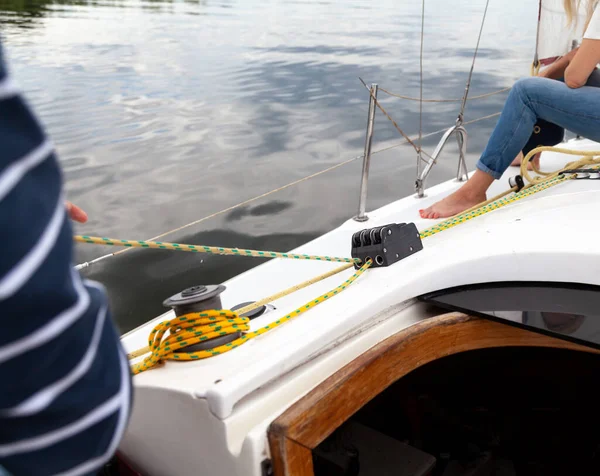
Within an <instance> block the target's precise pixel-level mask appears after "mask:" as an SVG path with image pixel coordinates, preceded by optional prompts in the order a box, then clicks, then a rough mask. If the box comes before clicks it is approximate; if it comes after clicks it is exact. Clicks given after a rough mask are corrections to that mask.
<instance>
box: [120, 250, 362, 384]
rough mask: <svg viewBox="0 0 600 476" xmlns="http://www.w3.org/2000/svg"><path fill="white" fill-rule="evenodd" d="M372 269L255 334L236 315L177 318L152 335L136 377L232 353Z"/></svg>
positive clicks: (359, 272) (222, 313)
mask: <svg viewBox="0 0 600 476" xmlns="http://www.w3.org/2000/svg"><path fill="white" fill-rule="evenodd" d="M369 266H371V261H369V262H367V263H365V264H364V265H363V266H362V267H361V268H360V269H359V270H357V271H356V273H354V274H353V275H352V276H351V277H350V278H348V279H347V280H346V281H345V282H344V283H342V284H341V285H339V286H337V287H336V288H334V289H332V290H331V291H329V292H327V293H325V294H322V295H321V296H319V297H318V298H316V299H314V300H312V301H310V302H308V303H306V304H305V305H304V306H301V307H299V308H298V309H296V310H294V311H292V312H290V313H289V314H287V315H286V316H284V317H282V318H280V319H277V320H276V321H274V322H271V323H270V324H268V325H266V326H264V327H261V328H260V329H257V330H255V331H252V332H249V331H250V326H249V325H248V322H249V320H248V318H245V317H239V314H238V313H237V312H234V311H205V312H200V313H190V314H185V315H183V316H179V317H176V318H174V319H171V320H170V321H164V322H161V323H160V324H158V325H157V326H156V327H155V328H154V329H153V330H152V332H150V335H149V337H148V346H149V348H150V351H151V352H152V353H151V354H150V355H149V356H148V357H146V358H145V359H144V360H143V361H142V362H140V363H138V364H134V365H133V366H132V368H131V371H132V372H133V374H134V375H136V374H139V373H140V372H143V371H145V370H148V369H151V368H153V367H156V366H157V365H159V364H160V363H162V362H164V361H165V360H200V359H206V358H208V357H213V356H215V355H220V354H223V353H225V352H229V351H230V350H233V349H235V348H236V347H239V346H240V345H242V344H243V343H245V342H248V341H249V340H251V339H254V338H255V337H258V336H259V335H262V334H264V333H265V332H267V331H270V330H272V329H275V328H277V327H279V326H280V325H282V324H284V323H286V322H288V321H290V320H292V319H294V318H295V317H298V316H300V315H301V314H304V313H305V312H306V311H308V310H310V309H312V308H314V307H316V306H318V305H319V304H321V303H322V302H325V301H327V300H328V299H330V298H332V297H334V296H336V295H338V294H339V293H341V292H342V291H344V290H345V289H346V288H347V287H348V286H350V285H351V284H352V283H353V282H354V281H356V280H357V279H358V278H359V277H360V276H361V275H362V274H363V273H364V272H365V271H366V270H367V269H368V268H369ZM167 331H170V334H169V336H168V337H167V338H164V337H165V334H166V332H167ZM240 331H241V332H246V333H245V334H242V336H241V337H239V338H238V339H236V340H234V341H233V342H230V343H228V344H225V345H221V346H219V347H215V348H213V349H210V350H200V351H196V352H185V351H183V350H182V349H183V348H184V347H187V346H189V345H193V344H197V343H199V342H203V341H206V340H208V339H212V338H214V337H220V336H225V335H230V334H233V333H236V332H240Z"/></svg>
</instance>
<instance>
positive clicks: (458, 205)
mask: <svg viewBox="0 0 600 476" xmlns="http://www.w3.org/2000/svg"><path fill="white" fill-rule="evenodd" d="M493 181H494V178H493V177H492V176H491V175H488V174H486V173H485V172H482V171H481V170H476V171H475V173H474V174H473V176H472V177H471V178H470V179H469V180H468V181H467V183H465V184H464V185H463V186H462V187H460V188H459V189H458V190H457V191H456V192H454V193H453V194H452V195H449V196H448V197H446V198H444V199H443V200H440V201H439V202H437V203H434V204H433V205H431V206H430V207H429V208H426V209H424V210H419V215H421V218H432V219H435V218H447V217H451V216H454V215H456V214H457V213H460V212H464V211H465V210H467V209H469V208H471V207H474V206H475V205H477V204H478V203H481V202H485V200H486V195H485V192H486V191H487V189H488V188H489V187H490V185H491V184H492V182H493Z"/></svg>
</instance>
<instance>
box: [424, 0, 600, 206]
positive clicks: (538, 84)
mask: <svg viewBox="0 0 600 476" xmlns="http://www.w3.org/2000/svg"><path fill="white" fill-rule="evenodd" d="M588 2H589V3H588V20H587V26H586V29H585V33H584V36H583V38H584V39H583V41H582V43H581V46H580V47H579V48H577V49H575V50H573V51H571V52H570V53H569V54H567V55H565V56H563V57H562V58H560V59H559V60H558V61H556V62H555V63H553V64H552V65H551V66H550V67H549V68H547V69H546V70H545V71H544V72H543V73H542V74H541V75H540V76H541V77H534V78H526V79H521V80H519V81H517V82H516V83H515V85H514V87H513V88H512V90H511V92H510V94H509V96H508V99H507V100H506V104H505V105H504V109H503V111H502V114H501V115H500V118H499V120H498V124H496V127H495V129H494V131H493V132H492V136H491V137H490V140H489V142H488V144H487V146H486V148H485V150H484V151H483V154H482V155H481V158H480V159H479V161H478V162H477V170H476V171H475V173H474V174H473V175H472V177H471V178H470V179H469V180H468V181H467V183H465V184H464V185H463V186H462V187H461V188H460V189H458V190H457V191H456V192H454V193H453V194H452V195H450V196H448V197H446V198H444V199H443V200H440V201H439V202H437V203H435V204H434V205H432V206H431V207H429V208H426V209H424V210H420V211H419V213H420V214H421V217H422V218H445V217H450V216H453V215H456V214H457V213H460V212H462V211H464V210H466V209H468V208H471V207H473V206H475V205H477V204H478V203H481V202H483V201H485V200H486V191H487V189H488V188H489V187H490V185H491V184H492V182H493V181H494V179H499V178H500V177H501V176H502V174H503V173H504V171H505V170H506V169H507V168H508V167H509V166H510V164H511V162H512V161H513V160H514V158H515V157H516V156H517V155H518V154H519V152H520V151H521V150H522V149H523V147H524V146H525V144H526V143H527V141H528V139H529V137H530V136H531V134H532V132H533V129H534V126H535V123H536V121H537V120H538V119H544V120H546V121H549V122H552V123H554V124H557V125H559V126H561V127H564V128H565V129H568V130H570V131H572V132H575V133H577V134H579V135H581V136H584V137H587V138H588V139H592V140H594V141H600V90H598V89H597V88H595V87H590V86H586V83H587V82H588V79H589V78H590V76H591V75H592V72H594V71H595V69H596V66H597V65H598V63H600V7H598V8H596V6H597V4H598V3H599V2H598V0H588ZM579 3H580V0H564V6H565V11H566V12H567V15H568V17H569V22H571V21H572V20H573V12H574V11H576V9H577V7H578V6H579ZM560 78H564V82H562V81H555V79H560Z"/></svg>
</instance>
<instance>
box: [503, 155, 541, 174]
mask: <svg viewBox="0 0 600 476" xmlns="http://www.w3.org/2000/svg"><path fill="white" fill-rule="evenodd" d="M541 155H542V153H541V152H539V153H537V154H535V156H534V157H533V159H531V160H530V161H529V163H528V164H527V170H533V167H532V165H531V163H532V162H533V163H534V164H535V166H536V167H537V168H538V169H539V168H540V156H541ZM521 162H523V152H519V155H517V157H515V160H513V161H512V163H511V164H510V165H511V166H512V167H520V166H521Z"/></svg>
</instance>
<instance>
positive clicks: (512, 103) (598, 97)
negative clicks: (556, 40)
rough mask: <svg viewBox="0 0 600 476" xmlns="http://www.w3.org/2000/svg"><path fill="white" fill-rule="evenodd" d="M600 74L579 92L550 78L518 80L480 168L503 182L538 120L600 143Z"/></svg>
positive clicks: (483, 155)
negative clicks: (506, 171)
mask: <svg viewBox="0 0 600 476" xmlns="http://www.w3.org/2000/svg"><path fill="white" fill-rule="evenodd" d="M599 75H600V73H599V72H597V71H595V72H594V74H592V75H591V76H590V79H589V80H588V82H587V85H586V86H584V87H582V88H579V89H571V88H569V87H568V86H567V85H566V84H565V83H563V82H561V81H556V80H553V79H547V78H526V79H520V80H519V81H517V82H516V83H515V85H514V86H513V88H512V89H511V91H510V94H509V95H508V98H507V100H506V103H505V104H504V109H503V110H502V114H501V115H500V118H499V119H498V123H497V124H496V127H495V128H494V131H493V132H492V136H491V137H490V140H489V142H488V144H487V146H486V148H485V150H484V151H483V154H482V155H481V158H480V159H479V161H478V162H477V168H478V169H479V170H481V171H482V172H485V173H487V174H489V175H491V176H492V177H494V178H495V179H499V178H500V177H501V176H502V174H503V173H504V171H505V170H506V169H507V168H508V167H509V166H510V164H511V162H512V161H513V160H514V158H515V157H516V156H517V154H518V153H519V152H520V151H521V150H522V149H523V147H524V146H525V144H527V141H528V140H529V137H530V136H531V134H532V132H533V127H534V125H535V123H536V121H537V120H538V119H544V120H546V121H549V122H552V123H554V124H557V125H559V126H561V127H563V128H565V129H568V130H570V131H571V132H574V133H576V134H579V135H581V136H583V137H586V138H588V139H591V140H594V141H598V142H600V89H598V86H600V80H599Z"/></svg>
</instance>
